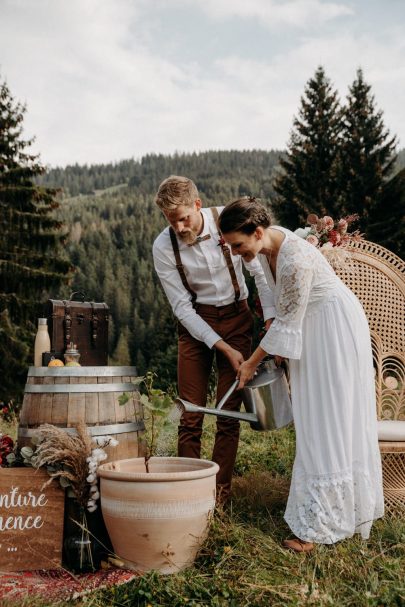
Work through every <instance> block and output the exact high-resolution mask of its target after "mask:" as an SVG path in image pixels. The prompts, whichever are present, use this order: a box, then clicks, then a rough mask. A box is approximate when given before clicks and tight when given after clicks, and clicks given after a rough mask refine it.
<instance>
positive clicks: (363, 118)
mask: <svg viewBox="0 0 405 607" xmlns="http://www.w3.org/2000/svg"><path fill="white" fill-rule="evenodd" d="M370 90H371V86H370V85H369V84H367V83H366V82H365V81H364V78H363V72H362V70H361V69H359V70H358V71H357V78H356V80H355V81H354V82H353V84H352V86H351V87H350V88H349V95H348V97H347V104H346V106H345V108H344V120H343V123H344V128H343V133H342V135H343V136H342V150H341V156H342V161H341V170H342V174H341V183H342V206H341V210H340V214H341V215H345V214H346V215H347V214H351V213H358V214H359V215H360V220H359V224H358V227H359V228H360V229H361V231H365V232H367V226H368V224H369V216H370V213H372V212H373V208H374V207H375V206H376V205H378V202H379V199H380V196H381V194H382V189H383V184H384V182H385V181H387V177H389V175H390V174H391V172H392V170H393V168H394V164H395V161H396V154H395V147H396V137H395V136H394V137H390V135H389V131H388V130H387V129H385V127H384V123H383V119H382V115H383V113H382V111H377V110H376V108H375V103H374V96H373V95H371V93H370ZM387 212H388V213H389V209H387ZM366 235H367V234H366Z"/></svg>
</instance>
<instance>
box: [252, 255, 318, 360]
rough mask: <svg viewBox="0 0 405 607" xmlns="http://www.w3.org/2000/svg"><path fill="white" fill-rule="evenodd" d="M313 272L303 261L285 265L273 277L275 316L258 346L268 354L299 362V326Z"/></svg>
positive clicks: (303, 313)
mask: <svg viewBox="0 0 405 607" xmlns="http://www.w3.org/2000/svg"><path fill="white" fill-rule="evenodd" d="M312 276H313V268H312V266H311V264H310V263H308V262H307V261H306V260H303V261H301V262H300V261H297V260H295V261H294V262H293V263H287V264H285V265H284V267H283V268H282V270H281V271H280V275H279V276H278V277H277V280H278V281H279V284H280V286H279V288H280V291H279V297H278V298H277V301H276V316H275V319H274V320H273V322H272V324H271V327H270V328H269V330H268V331H267V333H266V335H265V336H264V337H263V339H262V341H261V342H260V346H261V347H262V348H263V350H264V351H265V352H267V353H268V354H278V355H279V356H284V357H285V358H292V359H300V358H301V352H302V322H303V319H304V315H305V311H306V309H307V305H308V299H309V294H310V290H311V284H312Z"/></svg>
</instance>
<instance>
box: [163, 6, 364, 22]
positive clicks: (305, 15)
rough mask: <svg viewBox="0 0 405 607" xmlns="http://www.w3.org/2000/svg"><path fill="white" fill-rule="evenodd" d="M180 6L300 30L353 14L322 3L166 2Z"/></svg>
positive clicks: (350, 10)
mask: <svg viewBox="0 0 405 607" xmlns="http://www.w3.org/2000/svg"><path fill="white" fill-rule="evenodd" d="M173 1H174V2H175V3H178V4H183V5H188V6H194V7H195V6H196V5H199V6H200V9H201V10H203V11H204V12H205V13H206V14H207V15H208V16H210V17H211V18H214V19H229V18H230V17H238V18H240V19H246V18H251V19H257V20H259V21H260V22H261V23H262V24H263V25H266V26H267V27H269V28H278V27H282V26H293V27H297V28H307V27H317V26H319V25H322V24H323V23H326V22H327V21H330V20H333V19H336V18H337V17H346V16H350V15H352V14H353V9H351V8H350V7H349V6H347V5H346V4H343V3H341V2H339V3H337V2H325V1H323V0H284V1H280V0H166V3H167V4H169V5H170V4H172V3H173Z"/></svg>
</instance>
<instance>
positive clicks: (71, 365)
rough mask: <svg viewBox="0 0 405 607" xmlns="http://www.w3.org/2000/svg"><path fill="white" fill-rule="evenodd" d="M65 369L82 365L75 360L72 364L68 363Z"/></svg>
mask: <svg viewBox="0 0 405 607" xmlns="http://www.w3.org/2000/svg"><path fill="white" fill-rule="evenodd" d="M65 367H81V364H80V363H78V362H76V361H75V360H71V361H70V362H68V363H66V365H65Z"/></svg>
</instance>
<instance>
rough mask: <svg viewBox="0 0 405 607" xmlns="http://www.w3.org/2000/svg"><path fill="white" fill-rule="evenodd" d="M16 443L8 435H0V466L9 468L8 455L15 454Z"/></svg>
mask: <svg viewBox="0 0 405 607" xmlns="http://www.w3.org/2000/svg"><path fill="white" fill-rule="evenodd" d="M13 451H14V441H13V439H12V438H11V437H10V436H8V435H7V434H2V435H0V466H8V465H9V463H8V462H7V455H10V453H13Z"/></svg>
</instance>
